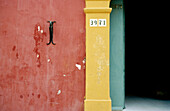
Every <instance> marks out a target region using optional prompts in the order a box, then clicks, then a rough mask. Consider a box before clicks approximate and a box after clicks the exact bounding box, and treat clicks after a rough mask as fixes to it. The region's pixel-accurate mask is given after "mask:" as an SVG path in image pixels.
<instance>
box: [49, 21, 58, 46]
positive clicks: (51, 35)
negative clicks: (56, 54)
mask: <svg viewBox="0 0 170 111" xmlns="http://www.w3.org/2000/svg"><path fill="white" fill-rule="evenodd" d="M47 22H48V23H50V26H49V32H50V41H49V43H47V45H49V44H50V43H51V42H52V44H53V45H55V43H54V42H53V23H56V21H47Z"/></svg>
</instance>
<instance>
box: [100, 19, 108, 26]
mask: <svg viewBox="0 0 170 111" xmlns="http://www.w3.org/2000/svg"><path fill="white" fill-rule="evenodd" d="M99 27H106V19H99Z"/></svg>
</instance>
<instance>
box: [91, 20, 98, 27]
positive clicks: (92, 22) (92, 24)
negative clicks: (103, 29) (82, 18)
mask: <svg viewBox="0 0 170 111" xmlns="http://www.w3.org/2000/svg"><path fill="white" fill-rule="evenodd" d="M90 27H97V19H90Z"/></svg>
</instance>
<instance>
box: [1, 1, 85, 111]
mask: <svg viewBox="0 0 170 111" xmlns="http://www.w3.org/2000/svg"><path fill="white" fill-rule="evenodd" d="M84 7H85V3H84V0H74V1H72V0H0V111H82V110H83V106H84V104H83V101H84V90H85V89H84V87H85V83H84V79H85V62H84V61H83V60H84V58H85V23H84V21H85V18H84V12H83V8H84ZM49 20H55V21H56V23H54V27H53V28H54V43H56V45H52V44H50V45H46V43H48V42H49V23H47V21H49Z"/></svg>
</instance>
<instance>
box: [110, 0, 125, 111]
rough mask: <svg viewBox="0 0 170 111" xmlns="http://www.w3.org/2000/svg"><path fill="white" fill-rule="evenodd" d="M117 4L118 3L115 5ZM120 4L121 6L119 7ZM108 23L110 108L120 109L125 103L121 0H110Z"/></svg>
mask: <svg viewBox="0 0 170 111" xmlns="http://www.w3.org/2000/svg"><path fill="white" fill-rule="evenodd" d="M115 4H119V5H117V6H116V5H115ZM121 5H122V7H121ZM110 7H112V13H111V20H110V21H111V25H110V29H111V31H110V87H111V91H110V92H111V93H110V94H111V99H112V109H113V110H122V109H123V108H124V104H125V84H124V83H125V34H124V32H125V28H124V25H125V24H124V18H125V17H124V8H123V0H112V1H111V5H110Z"/></svg>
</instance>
